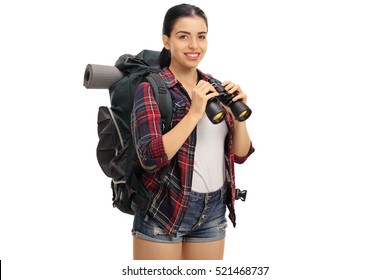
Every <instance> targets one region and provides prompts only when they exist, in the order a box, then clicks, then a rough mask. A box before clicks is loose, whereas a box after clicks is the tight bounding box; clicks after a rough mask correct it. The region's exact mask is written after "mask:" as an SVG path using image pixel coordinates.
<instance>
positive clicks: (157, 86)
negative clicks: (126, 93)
mask: <svg viewBox="0 0 390 280" xmlns="http://www.w3.org/2000/svg"><path fill="white" fill-rule="evenodd" d="M146 80H147V81H148V82H149V84H150V85H151V87H152V89H153V92H154V97H155V99H156V102H157V104H158V107H159V109H160V114H161V121H162V123H161V129H162V132H163V134H164V133H166V132H168V131H169V129H170V124H171V121H172V110H173V108H172V97H171V94H170V92H169V89H168V88H167V87H166V85H165V83H164V81H163V80H162V78H161V76H160V75H159V74H158V73H150V74H149V75H148V76H147V77H146Z"/></svg>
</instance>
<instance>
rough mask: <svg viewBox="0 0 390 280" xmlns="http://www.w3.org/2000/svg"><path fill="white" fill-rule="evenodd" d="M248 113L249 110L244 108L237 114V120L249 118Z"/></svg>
mask: <svg viewBox="0 0 390 280" xmlns="http://www.w3.org/2000/svg"><path fill="white" fill-rule="evenodd" d="M249 115H250V113H249V111H248V110H245V111H243V112H242V113H241V114H240V115H239V116H238V119H239V120H246V119H247V118H249Z"/></svg>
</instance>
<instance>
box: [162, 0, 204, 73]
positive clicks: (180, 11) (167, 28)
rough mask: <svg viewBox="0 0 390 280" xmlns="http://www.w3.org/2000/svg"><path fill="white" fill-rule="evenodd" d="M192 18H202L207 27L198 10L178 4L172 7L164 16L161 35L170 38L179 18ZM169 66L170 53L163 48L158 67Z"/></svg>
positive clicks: (201, 12)
mask: <svg viewBox="0 0 390 280" xmlns="http://www.w3.org/2000/svg"><path fill="white" fill-rule="evenodd" d="M192 16H199V17H201V18H203V19H204V21H205V22H206V26H207V27H208V24H207V17H206V14H205V13H204V12H203V11H202V10H201V9H200V8H198V7H196V6H194V5H190V4H180V5H177V6H173V7H172V8H170V9H169V10H168V11H167V13H166V14H165V17H164V23H163V29H162V34H163V35H166V36H168V37H170V36H171V32H172V29H173V26H174V25H175V23H176V21H177V20H178V19H179V18H182V17H192ZM170 64H171V53H170V51H169V50H167V49H166V48H163V49H162V51H161V53H160V67H161V69H162V68H164V67H168V66H169V65H170Z"/></svg>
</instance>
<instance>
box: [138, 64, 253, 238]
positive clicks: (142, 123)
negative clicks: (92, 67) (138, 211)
mask: <svg viewBox="0 0 390 280" xmlns="http://www.w3.org/2000/svg"><path fill="white" fill-rule="evenodd" d="M198 73H199V75H200V77H201V78H202V79H204V80H206V81H207V80H208V77H207V76H206V75H205V74H203V73H202V72H200V71H199V70H198ZM160 76H161V77H162V78H163V80H164V82H165V84H166V86H167V88H168V89H169V90H170V93H171V95H172V102H173V104H172V105H173V117H172V123H171V127H175V125H177V124H178V123H179V122H180V120H181V119H182V118H183V117H184V116H185V115H186V114H187V112H188V110H189V109H190V106H191V103H190V102H191V101H190V99H189V98H188V94H187V93H186V91H185V90H184V88H183V87H182V85H181V84H180V82H179V81H178V80H177V79H176V78H175V77H174V76H173V74H172V72H171V71H170V70H169V69H168V68H164V69H163V70H162V72H161V73H160ZM160 120H161V115H160V111H159V109H158V106H157V104H156V101H155V99H154V93H153V91H152V89H151V86H150V85H149V84H148V83H142V84H140V85H139V86H138V88H137V89H136V92H135V97H134V108H133V111H132V115H131V130H132V134H133V139H134V143H135V147H136V149H137V154H138V156H139V158H140V162H141V165H142V167H143V168H144V170H145V172H144V174H143V176H142V180H143V183H144V185H145V187H146V189H147V190H148V191H149V192H150V193H152V194H153V201H152V204H151V207H150V209H149V214H151V215H152V216H153V217H154V218H155V219H156V220H157V221H158V222H159V223H160V225H161V226H162V227H163V228H164V229H165V230H166V232H167V233H168V234H171V235H176V232H177V230H178V228H179V226H180V223H181V221H182V219H183V216H184V213H185V211H186V209H187V206H188V199H189V193H190V192H191V184H192V173H193V169H194V156H195V145H196V129H194V130H193V131H192V133H191V134H190V136H189V137H188V138H187V140H186V141H185V143H184V144H183V145H182V147H181V148H180V149H179V151H178V152H177V153H176V155H175V156H174V157H173V158H172V159H171V160H168V157H167V155H166V153H165V150H164V145H163V141H162V133H161V127H160ZM226 123H227V125H228V128H229V131H228V134H227V136H226V139H225V164H226V167H227V168H226V181H227V187H228V201H227V207H228V209H229V218H230V220H231V221H232V223H233V226H235V225H236V215H235V212H234V201H235V192H236V186H235V181H234V163H235V162H236V163H243V162H244V161H245V160H246V159H247V158H248V156H249V155H250V154H251V153H253V152H254V148H253V147H252V145H251V147H250V149H249V151H248V154H247V155H246V156H245V157H238V156H235V155H234V153H233V128H234V126H233V120H232V118H231V116H230V114H226ZM170 163H171V166H172V168H171V170H170V171H169V173H168V174H167V176H166V177H165V179H161V178H160V177H161V176H160V172H161V169H162V168H163V167H164V166H166V165H168V164H170Z"/></svg>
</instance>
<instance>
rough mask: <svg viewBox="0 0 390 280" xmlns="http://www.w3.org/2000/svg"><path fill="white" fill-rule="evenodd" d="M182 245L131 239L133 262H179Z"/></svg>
mask: <svg viewBox="0 0 390 280" xmlns="http://www.w3.org/2000/svg"><path fill="white" fill-rule="evenodd" d="M181 258H182V243H181V242H178V243H162V242H153V241H149V240H145V239H141V238H138V237H135V236H134V237H133V259H134V260H180V259H181Z"/></svg>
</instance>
